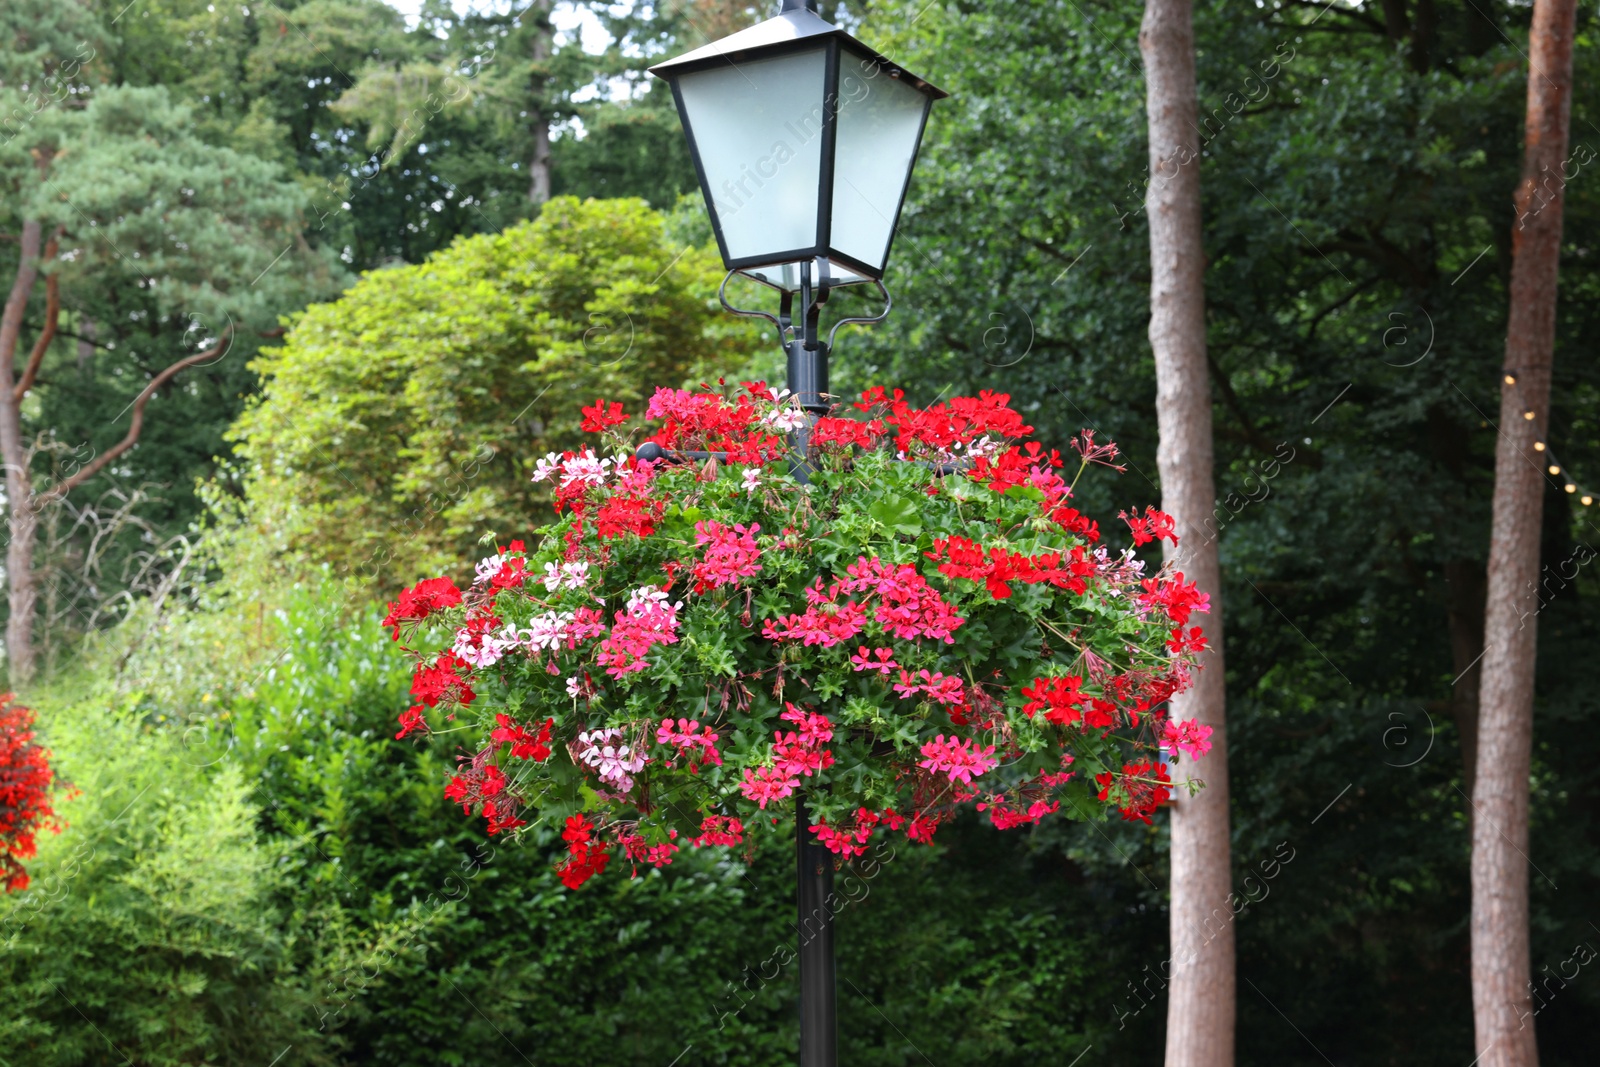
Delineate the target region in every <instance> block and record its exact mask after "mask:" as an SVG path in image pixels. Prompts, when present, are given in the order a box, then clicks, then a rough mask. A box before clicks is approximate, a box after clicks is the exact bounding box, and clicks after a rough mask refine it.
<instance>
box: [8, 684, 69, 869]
mask: <svg viewBox="0 0 1600 1067" xmlns="http://www.w3.org/2000/svg"><path fill="white" fill-rule="evenodd" d="M54 782H55V772H54V771H52V770H51V769H50V751H49V750H48V749H46V748H44V747H43V746H41V745H37V744H35V743H34V741H33V712H32V710H30V709H28V708H25V707H23V706H22V705H20V704H13V703H12V702H11V694H10V693H6V694H5V695H3V696H0V876H3V877H4V878H5V883H6V892H8V893H14V892H17V891H18V890H22V889H26V888H28V872H27V871H25V870H23V868H22V864H21V863H20V862H18V861H19V860H25V859H32V858H33V856H34V854H35V851H36V847H35V841H34V835H35V834H36V833H38V831H39V830H40V829H46V830H49V831H50V832H52V833H60V832H61V830H62V828H63V826H64V824H63V823H61V822H59V821H58V820H57V819H56V817H55V814H56V813H55V809H54V808H52V807H51V806H50V789H51V786H52V785H53V783H54Z"/></svg>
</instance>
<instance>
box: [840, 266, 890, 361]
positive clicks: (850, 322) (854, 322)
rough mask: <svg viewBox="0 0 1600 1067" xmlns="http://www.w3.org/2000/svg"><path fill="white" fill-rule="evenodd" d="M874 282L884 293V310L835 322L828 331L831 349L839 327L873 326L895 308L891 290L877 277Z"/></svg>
mask: <svg viewBox="0 0 1600 1067" xmlns="http://www.w3.org/2000/svg"><path fill="white" fill-rule="evenodd" d="M872 284H873V285H876V286H877V287H878V292H879V293H881V294H882V295H883V310H882V311H880V312H878V314H876V315H873V316H871V317H870V318H852V319H840V320H839V321H838V322H836V323H834V324H833V329H831V330H829V331H828V347H829V348H830V349H831V348H832V347H833V336H834V334H836V333H838V332H839V327H841V326H872V325H874V324H876V323H880V322H882V321H883V320H884V319H886V318H888V317H889V312H890V311H891V310H892V309H893V308H894V300H893V298H891V297H890V296H889V290H888V289H886V288H884V284H883V283H882V282H881V281H878V280H877V279H876V278H874V279H873V280H872Z"/></svg>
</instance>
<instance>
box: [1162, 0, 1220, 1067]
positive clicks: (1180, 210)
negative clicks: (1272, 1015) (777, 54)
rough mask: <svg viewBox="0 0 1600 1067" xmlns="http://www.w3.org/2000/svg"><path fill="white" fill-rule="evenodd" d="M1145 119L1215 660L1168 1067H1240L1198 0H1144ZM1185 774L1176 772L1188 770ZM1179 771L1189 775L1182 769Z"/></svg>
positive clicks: (1176, 410) (1167, 495)
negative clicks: (1211, 534)
mask: <svg viewBox="0 0 1600 1067" xmlns="http://www.w3.org/2000/svg"><path fill="white" fill-rule="evenodd" d="M1139 51H1140V53H1141V55H1142V56H1143V58H1144V69H1145V82H1146V92H1147V94H1148V95H1147V97H1146V112H1147V114H1148V117H1149V125H1150V186H1149V190H1148V193H1147V196H1146V200H1145V204H1146V209H1147V212H1148V215H1149V223H1150V274H1151V280H1150V347H1151V349H1152V350H1153V351H1154V353H1155V362H1156V417H1157V420H1158V423H1159V429H1160V435H1161V443H1160V448H1159V451H1158V453H1157V461H1158V464H1159V466H1160V470H1161V506H1162V508H1163V509H1164V510H1165V511H1167V512H1168V513H1169V514H1171V515H1172V516H1173V518H1174V519H1175V520H1176V524H1177V529H1178V532H1179V534H1180V537H1181V538H1182V540H1181V542H1180V544H1179V546H1177V547H1176V548H1174V549H1171V550H1169V552H1168V556H1169V558H1176V559H1177V560H1178V561H1179V563H1180V565H1181V566H1182V569H1183V571H1184V573H1185V575H1186V576H1187V577H1188V578H1189V579H1191V580H1192V581H1195V582H1196V583H1197V584H1198V585H1199V587H1200V588H1201V589H1203V590H1205V591H1206V592H1207V593H1209V594H1210V596H1211V613H1210V614H1209V615H1208V616H1204V617H1203V618H1202V619H1201V620H1200V621H1202V625H1203V626H1204V628H1205V633H1206V637H1207V640H1208V641H1209V642H1210V646H1211V652H1210V653H1209V655H1207V656H1206V657H1205V658H1204V660H1203V664H1204V669H1203V670H1201V671H1199V672H1198V673H1197V674H1196V677H1195V686H1194V688H1193V689H1191V690H1189V691H1188V692H1187V693H1184V694H1183V695H1181V696H1179V697H1177V698H1175V699H1174V700H1173V701H1172V709H1171V714H1172V717H1173V718H1174V719H1198V720H1199V721H1200V722H1203V723H1207V724H1208V725H1210V726H1211V728H1212V729H1213V731H1215V732H1214V734H1213V737H1212V741H1213V748H1212V750H1211V752H1210V754H1209V755H1207V756H1206V758H1205V759H1204V760H1203V761H1201V762H1200V763H1199V764H1197V766H1196V770H1197V777H1201V778H1203V779H1204V780H1205V783H1206V784H1205V788H1204V789H1202V790H1201V791H1200V792H1199V794H1198V795H1196V796H1194V797H1188V796H1186V795H1184V793H1183V791H1182V790H1179V791H1178V798H1177V802H1176V803H1175V805H1174V808H1173V812H1172V911H1171V927H1172V933H1171V937H1172V960H1171V978H1170V985H1169V988H1168V1003H1167V1055H1166V1063H1167V1067H1232V1064H1233V1028H1234V965H1233V924H1232V917H1233V912H1232V910H1231V908H1230V906H1229V897H1230V895H1231V894H1232V891H1233V879H1232V872H1231V868H1230V864H1229V839H1228V738H1227V729H1226V723H1225V721H1224V710H1225V694H1224V687H1223V640H1222V636H1223V635H1222V586H1221V569H1220V566H1219V564H1218V561H1217V544H1216V540H1215V539H1214V538H1208V537H1206V536H1205V532H1204V531H1205V530H1206V525H1205V523H1206V520H1207V519H1208V518H1210V517H1211V516H1212V511H1213V509H1214V507H1215V503H1216V487H1215V484H1214V481H1213V475H1212V458H1211V456H1212V454H1211V388H1210V384H1209V381H1208V378H1207V373H1206V371H1207V367H1206V319H1205V252H1204V250H1203V249H1202V247H1201V227H1200V171H1199V166H1200V159H1199V146H1198V143H1197V134H1196V130H1197V129H1198V122H1197V119H1198V111H1199V106H1198V102H1197V100H1196V97H1195V93H1196V90H1195V73H1194V29H1193V23H1192V18H1191V14H1190V0H1146V4H1145V12H1144V24H1143V26H1142V27H1141V28H1140V31H1139ZM1180 766H1181V765H1180ZM1179 777H1182V775H1181V774H1180V775H1179Z"/></svg>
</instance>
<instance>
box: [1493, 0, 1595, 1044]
mask: <svg viewBox="0 0 1600 1067" xmlns="http://www.w3.org/2000/svg"><path fill="white" fill-rule="evenodd" d="M1573 20H1574V0H1535V3H1534V6H1533V28H1532V31H1531V33H1530V35H1529V45H1528V60H1529V72H1528V114H1527V128H1526V131H1525V148H1524V156H1523V164H1522V181H1521V183H1520V184H1519V185H1518V187H1517V194H1516V198H1515V200H1516V221H1515V222H1514V223H1513V224H1512V231H1511V251H1512V264H1511V309H1510V316H1509V319H1508V321H1507V324H1506V371H1507V372H1508V373H1509V375H1510V376H1511V377H1513V378H1514V381H1512V382H1510V383H1506V382H1504V380H1503V379H1502V384H1501V387H1500V433H1499V438H1498V441H1497V443H1496V446H1495V470H1494V516H1493V523H1492V526H1491V531H1490V539H1489V573H1488V597H1487V601H1486V604H1485V612H1484V635H1483V636H1484V647H1485V649H1486V651H1485V652H1484V656H1483V667H1482V674H1483V682H1482V685H1483V688H1482V691H1481V693H1480V695H1479V699H1478V772H1477V780H1476V782H1475V783H1474V788H1473V798H1472V799H1473V813H1474V819H1473V826H1472V1013H1473V1022H1474V1024H1475V1029H1476V1037H1477V1049H1476V1051H1477V1052H1478V1055H1479V1059H1478V1063H1479V1064H1481V1065H1482V1067H1535V1065H1536V1064H1538V1062H1539V1049H1538V1045H1537V1043H1536V1041H1535V1039H1534V1019H1533V1002H1532V997H1531V995H1530V990H1529V986H1528V983H1529V977H1530V975H1529V972H1530V969H1531V968H1530V961H1529V947H1528V876H1529V875H1528V871H1529V867H1528V864H1529V861H1528V859H1527V855H1528V774H1529V761H1530V753H1531V750H1532V747H1533V683H1534V659H1535V652H1536V650H1537V648H1536V640H1535V638H1536V636H1537V619H1536V616H1537V614H1538V605H1539V600H1538V597H1537V594H1536V593H1533V592H1532V591H1534V590H1537V588H1538V584H1539V525H1540V522H1539V520H1540V512H1541V509H1542V504H1543V499H1544V490H1545V480H1544V463H1545V459H1544V457H1543V455H1542V454H1541V453H1539V452H1538V451H1536V450H1535V449H1534V447H1533V446H1534V443H1535V442H1537V441H1542V440H1544V439H1545V432H1546V427H1548V425H1549V422H1548V416H1549V410H1550V364H1551V355H1552V348H1553V346H1554V343H1555V316H1556V277H1557V268H1558V266H1559V261H1560V253H1561V212H1562V184H1563V179H1562V176H1561V175H1562V164H1563V162H1564V160H1565V159H1566V154H1567V119H1568V113H1569V111H1570V108H1571V96H1572V35H1573ZM1529 413H1531V414H1532V418H1529V417H1527V416H1528V414H1529Z"/></svg>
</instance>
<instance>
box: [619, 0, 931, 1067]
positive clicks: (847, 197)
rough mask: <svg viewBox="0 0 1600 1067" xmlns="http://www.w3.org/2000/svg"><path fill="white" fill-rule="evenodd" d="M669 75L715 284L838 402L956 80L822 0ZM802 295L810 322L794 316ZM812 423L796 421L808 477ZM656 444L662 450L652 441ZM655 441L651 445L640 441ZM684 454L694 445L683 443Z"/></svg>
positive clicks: (804, 884)
mask: <svg viewBox="0 0 1600 1067" xmlns="http://www.w3.org/2000/svg"><path fill="white" fill-rule="evenodd" d="M650 73H652V74H654V75H655V76H656V77H658V78H662V79H664V80H665V81H666V82H667V83H668V84H669V85H671V86H672V99H673V101H674V102H675V103H676V104H677V107H678V117H679V119H681V120H682V122H683V130H684V133H685V134H686V135H687V136H688V138H689V153H690V155H692V156H693V157H694V167H695V173H696V174H698V175H699V178H700V191H701V192H702V193H703V194H704V196H705V201H706V210H707V211H709V212H710V214H711V226H712V229H713V230H714V231H715V233H716V235H717V248H718V249H719V250H720V251H721V253H722V263H723V266H724V267H726V268H727V269H728V275H727V277H725V278H723V279H722V287H721V289H720V290H719V291H718V297H719V299H721V301H722V306H723V307H725V308H727V309H728V310H729V311H732V312H734V313H735V314H739V315H751V316H757V317H760V318H765V319H768V320H770V321H771V322H772V323H773V324H774V325H775V326H777V328H778V340H779V343H780V344H781V345H782V346H783V347H784V349H785V351H786V352H787V353H788V357H789V391H790V392H791V393H793V394H794V396H795V401H796V403H798V404H799V405H800V406H801V407H803V408H804V409H805V410H806V411H807V412H808V413H809V415H810V416H811V418H812V419H815V418H816V417H818V416H820V415H822V414H824V413H825V412H826V411H827V410H828V398H827V397H828V353H829V351H830V350H831V348H832V347H833V337H834V334H836V333H838V331H839V327H840V326H843V325H845V324H846V323H851V322H880V321H882V320H883V319H884V318H885V317H887V316H888V314H889V308H890V306H891V302H890V299H889V291H888V289H886V288H885V287H884V284H883V271H884V265H885V264H886V263H887V262H888V259H889V248H890V246H891V245H892V244H893V242H894V231H895V226H896V224H897V223H898V222H899V219H900V208H901V206H902V205H903V204H904V202H905V196H906V188H907V186H908V185H909V184H910V182H911V168H912V167H913V166H914V165H915V163H916V159H917V148H918V147H919V146H920V145H921V143H922V130H923V127H924V125H925V124H926V123H927V119H928V109H929V108H930V107H931V106H932V104H933V102H934V101H935V100H937V99H939V98H940V97H943V96H945V95H947V94H946V93H945V92H944V91H943V90H941V89H938V88H935V87H934V86H932V85H930V84H928V82H926V81H924V80H923V79H922V78H919V77H917V76H916V75H915V74H912V73H911V72H910V71H908V70H906V69H905V68H904V67H902V66H900V65H899V64H897V63H894V62H891V61H890V60H889V59H887V58H885V57H884V56H882V55H880V54H879V53H878V52H876V51H874V50H873V49H871V48H868V47H867V46H866V45H864V44H862V43H861V42H860V41H858V40H856V39H855V38H854V37H852V36H850V35H849V34H848V33H846V32H844V31H843V30H841V29H840V28H839V27H837V26H835V25H833V24H832V23H829V22H827V21H825V20H824V19H822V18H821V17H820V16H819V15H818V14H817V12H816V0H783V6H782V8H781V10H780V11H779V13H778V15H777V16H776V17H774V18H770V19H768V20H767V21H765V22H763V23H760V24H759V25H756V26H752V27H750V28H749V29H747V30H741V31H740V32H738V33H735V34H733V35H732V36H729V37H725V38H723V39H722V40H720V41H714V42H712V43H711V44H708V45H706V46H705V47H703V48H697V49H695V50H694V51H692V52H689V53H687V54H685V55H681V56H678V57H677V58H676V59H669V60H667V61H666V62H664V63H658V64H656V65H655V66H653V67H651V68H650ZM734 274H742V275H744V276H745V277H747V278H750V279H752V280H754V281H757V282H760V283H761V284H763V285H766V286H770V287H771V288H773V289H776V290H777V291H778V293H779V304H778V307H779V311H778V314H777V315H771V314H769V313H767V312H764V311H748V310H744V309H741V308H736V307H734V306H733V305H731V304H729V303H728V298H727V290H728V280H729V279H730V278H732V277H733V275H734ZM864 283H872V284H873V285H875V286H876V287H877V289H878V292H879V293H880V294H881V295H882V297H883V301H884V307H883V310H882V311H881V312H880V313H879V314H877V315H875V316H872V317H870V318H846V319H841V320H840V321H838V322H836V323H835V324H834V326H833V330H832V332H830V333H829V334H828V339H827V340H826V341H823V340H821V339H820V338H819V337H818V331H817V324H818V320H819V318H820V315H821V310H822V305H823V304H824V303H825V302H826V301H827V299H828V294H829V292H830V291H832V290H833V289H837V288H839V287H841V286H847V285H861V284H864ZM796 297H798V298H799V300H798V303H799V307H800V321H799V324H798V325H797V324H796V323H795V321H794V309H795V303H796ZM809 436H810V433H809V426H807V427H805V428H802V429H800V430H799V431H797V432H796V434H795V442H794V443H795V448H796V452H797V457H796V462H795V464H794V472H795V475H796V477H799V478H801V479H804V478H805V477H806V474H807V470H808V468H807V465H806V455H807V448H808V440H809ZM645 448H648V449H650V450H651V454H650V456H649V457H648V458H658V457H662V456H663V452H662V450H661V449H660V447H659V446H657V445H646V446H645ZM640 454H641V455H645V450H644V449H641V450H640ZM683 458H688V457H683ZM810 828H811V823H810V819H809V818H808V817H807V814H806V804H805V799H804V798H803V797H801V796H799V795H798V794H797V795H796V797H795V862H796V867H797V871H798V891H797V893H796V898H797V901H798V904H799V942H800V943H799V961H800V1064H801V1067H835V1065H836V1064H837V1063H838V1047H837V1044H838V1042H837V1035H838V1026H837V1021H836V1014H835V977H834V954H833V911H832V909H833V907H834V906H835V905H834V900H833V855H832V854H831V853H830V852H829V851H828V850H827V849H826V848H824V847H822V846H821V845H820V844H818V843H817V842H816V841H815V840H813V835H812V834H811V833H810V832H809V831H810Z"/></svg>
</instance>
